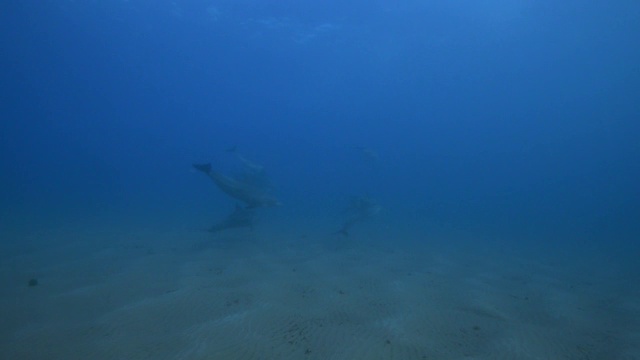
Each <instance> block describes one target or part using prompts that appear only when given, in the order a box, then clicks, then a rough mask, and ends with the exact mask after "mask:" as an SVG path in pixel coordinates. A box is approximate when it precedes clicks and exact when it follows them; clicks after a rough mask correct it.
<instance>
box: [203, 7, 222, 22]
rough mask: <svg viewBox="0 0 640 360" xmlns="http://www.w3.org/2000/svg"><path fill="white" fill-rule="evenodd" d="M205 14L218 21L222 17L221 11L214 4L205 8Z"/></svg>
mask: <svg viewBox="0 0 640 360" xmlns="http://www.w3.org/2000/svg"><path fill="white" fill-rule="evenodd" d="M207 15H208V16H209V19H211V20H213V21H218V20H220V18H221V17H222V12H221V11H220V9H218V8H217V7H216V6H214V5H210V6H209V7H208V8H207Z"/></svg>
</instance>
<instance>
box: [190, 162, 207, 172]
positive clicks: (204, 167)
mask: <svg viewBox="0 0 640 360" xmlns="http://www.w3.org/2000/svg"><path fill="white" fill-rule="evenodd" d="M193 167H194V168H196V170H200V171H202V172H203V173H205V174H208V173H210V172H211V164H210V163H207V164H193Z"/></svg>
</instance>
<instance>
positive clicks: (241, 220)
mask: <svg viewBox="0 0 640 360" xmlns="http://www.w3.org/2000/svg"><path fill="white" fill-rule="evenodd" d="M254 218H255V213H254V212H253V211H252V210H251V209H245V208H243V207H242V206H240V205H238V204H236V208H235V210H234V211H233V212H232V213H231V214H229V215H228V216H227V217H226V218H225V219H224V220H222V221H220V222H219V223H217V224H215V225H213V226H212V227H211V228H209V232H212V233H216V232H219V231H223V230H227V229H236V228H245V227H248V228H251V229H253V219H254Z"/></svg>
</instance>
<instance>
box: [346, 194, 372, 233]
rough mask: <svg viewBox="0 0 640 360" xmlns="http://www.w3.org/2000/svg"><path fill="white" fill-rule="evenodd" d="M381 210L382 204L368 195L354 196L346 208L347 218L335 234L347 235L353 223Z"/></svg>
mask: <svg viewBox="0 0 640 360" xmlns="http://www.w3.org/2000/svg"><path fill="white" fill-rule="evenodd" d="M381 210H382V206H380V205H378V204H377V203H376V202H375V201H373V200H372V199H370V198H368V197H363V196H356V197H354V198H353V199H351V204H349V207H348V208H347V214H348V216H347V220H346V221H345V222H344V223H343V224H342V227H341V228H340V230H338V231H336V234H340V235H344V236H349V230H351V228H352V227H353V225H355V224H357V223H360V222H362V221H365V220H368V219H370V218H372V217H374V216H376V215H378V213H380V211H381Z"/></svg>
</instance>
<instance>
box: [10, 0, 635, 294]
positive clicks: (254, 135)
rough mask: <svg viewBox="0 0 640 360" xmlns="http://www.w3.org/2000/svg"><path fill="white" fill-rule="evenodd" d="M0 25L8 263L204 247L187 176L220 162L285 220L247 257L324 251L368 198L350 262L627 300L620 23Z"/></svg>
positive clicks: (30, 10)
mask: <svg viewBox="0 0 640 360" xmlns="http://www.w3.org/2000/svg"><path fill="white" fill-rule="evenodd" d="M0 10H1V11H0V44H1V53H0V76H1V78H0V99H1V100H0V118H1V120H0V174H1V177H0V215H1V218H0V227H1V228H0V231H3V232H4V233H5V234H6V235H5V236H3V237H2V239H0V242H2V243H3V248H4V249H8V250H6V251H7V252H5V256H14V255H15V256H18V255H20V253H21V251H25V250H24V249H23V248H21V246H20V244H21V243H23V242H24V241H26V240H25V239H26V238H28V234H30V233H32V232H37V231H46V229H49V228H52V227H60V226H64V225H65V224H79V223H83V222H90V221H92V222H98V223H99V222H104V221H111V222H110V224H112V225H110V226H117V224H118V223H120V222H126V223H127V224H133V226H134V227H135V224H136V223H140V224H144V227H145V228H148V227H153V226H154V224H155V225H157V228H158V229H159V231H161V230H162V229H165V228H171V229H185V231H191V230H193V229H196V228H199V227H208V226H210V225H211V223H212V222H214V221H215V220H216V219H220V218H223V217H224V216H225V214H227V213H228V212H229V211H230V210H231V209H232V208H233V206H234V203H235V202H236V200H235V199H232V198H230V197H229V196H227V195H225V194H224V193H223V192H221V191H219V189H217V188H216V187H215V185H212V183H211V182H210V181H209V180H208V179H206V177H204V176H202V175H201V174H199V173H197V172H196V171H194V170H193V169H192V164H193V163H201V162H211V163H212V164H213V166H214V168H216V170H219V171H221V172H223V173H225V174H230V175H231V174H234V173H237V172H238V171H239V170H238V169H239V167H240V164H239V163H238V161H236V159H235V158H234V157H233V156H232V155H230V154H229V153H227V152H226V151H225V150H226V149H228V148H229V147H231V146H234V145H235V146H237V148H238V151H239V152H240V153H242V154H243V155H244V156H246V157H247V158H249V159H251V160H252V161H255V162H256V163H258V164H260V165H263V166H264V167H265V168H266V169H267V171H268V175H269V180H270V182H271V183H272V184H273V186H274V193H275V194H276V196H277V197H278V198H279V200H280V201H281V202H282V203H283V205H282V206H279V207H275V208H265V209H259V214H258V215H259V216H260V217H261V221H260V223H259V224H258V225H257V227H256V230H255V232H254V234H253V235H252V236H256V237H260V229H261V228H262V229H269V228H270V227H276V228H279V229H281V228H295V229H296V230H295V231H296V232H297V233H300V234H316V237H314V240H313V241H316V240H317V241H320V242H322V241H324V240H323V236H325V235H324V234H326V238H327V239H328V240H327V241H330V242H335V241H336V239H335V237H333V235H331V234H332V232H334V231H336V230H337V229H338V228H339V226H340V223H341V221H342V216H343V211H344V208H345V207H347V206H348V203H349V199H350V198H351V197H352V196H370V197H371V198H374V199H375V200H376V201H377V202H378V203H379V204H380V206H381V207H382V208H383V211H382V212H381V213H380V214H379V215H378V216H377V217H376V218H375V219H370V220H369V221H367V222H363V223H362V224H358V225H357V226H356V227H354V229H353V235H352V236H350V237H349V239H350V240H351V239H354V238H355V239H357V240H358V241H363V242H366V239H365V238H358V236H361V237H362V236H364V235H363V234H370V233H371V232H372V231H373V232H376V231H377V230H375V229H383V230H382V232H383V233H384V234H385V235H386V236H389V245H391V246H393V244H394V243H396V242H398V241H402V239H403V238H407V239H409V238H410V239H411V241H418V242H421V241H423V242H429V241H436V240H435V239H439V240H438V241H442V242H444V243H448V244H449V245H451V246H452V247H455V244H456V241H461V242H462V241H464V242H470V243H472V244H475V246H477V247H479V248H481V247H482V246H483V244H487V246H489V245H488V244H490V246H491V247H508V248H511V249H514V250H515V251H520V252H521V253H526V252H527V251H529V250H531V251H532V254H534V255H532V256H537V255H540V256H543V255H545V254H546V255H548V254H549V252H556V253H557V254H561V255H560V257H559V259H560V260H558V261H561V262H565V263H569V264H570V263H571V262H573V261H575V262H576V264H581V266H583V268H585V269H590V270H592V271H594V273H597V272H600V271H601V270H602V271H609V270H610V269H618V270H619V271H620V274H624V276H625V280H624V281H628V283H629V284H634V283H636V282H638V281H639V280H638V277H640V271H639V269H638V266H637V265H636V259H637V257H638V255H639V254H640V246H639V245H638V240H639V239H640V185H639V184H640V161H639V159H640V140H639V139H640V121H639V120H640V118H639V116H640V68H639V65H638V64H640V42H638V40H637V38H638V35H639V34H640V23H639V22H638V21H637V19H638V17H639V16H640V3H638V2H636V1H603V0H595V1H590V2H584V1H550V0H542V1H528V0H517V1H507V0H489V1H449V2H447V1H418V0H408V1H404V0H403V1H390V0H376V1H359V0H356V1H316V2H312V1H290V0H283V1H277V2H276V1H266V0H264V1H258V0H256V1H248V0H246V1H224V0H210V1H201V0H177V1H168V0H153V1H151V0H127V1H124V0H110V1H67V0H55V1H43V2H36V1H17V0H15V1H14V0H9V1H3V2H2V5H0ZM105 219H110V220H105ZM137 219H139V220H137ZM203 219H210V220H206V221H203ZM315 219H317V220H318V221H317V223H319V224H322V226H321V227H317V226H318V225H316V222H315ZM114 223H115V224H116V225H113V224H114ZM305 224H308V226H309V227H308V228H304V227H305V226H306V225H305ZM141 226H142V225H141ZM372 229H374V230H372ZM7 234H22V235H20V236H18V235H7ZM407 234H411V235H410V236H407ZM461 234H463V235H461ZM442 239H445V240H442ZM309 241H311V240H309ZM590 259H597V261H595V262H594V263H589V261H591V260H590ZM609 267H610V268H609ZM607 269H609V270H607ZM616 271H617V270H616ZM621 276H622V275H621ZM22 280H23V279H21V280H20V281H22ZM26 280H27V279H24V281H25V282H26Z"/></svg>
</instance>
